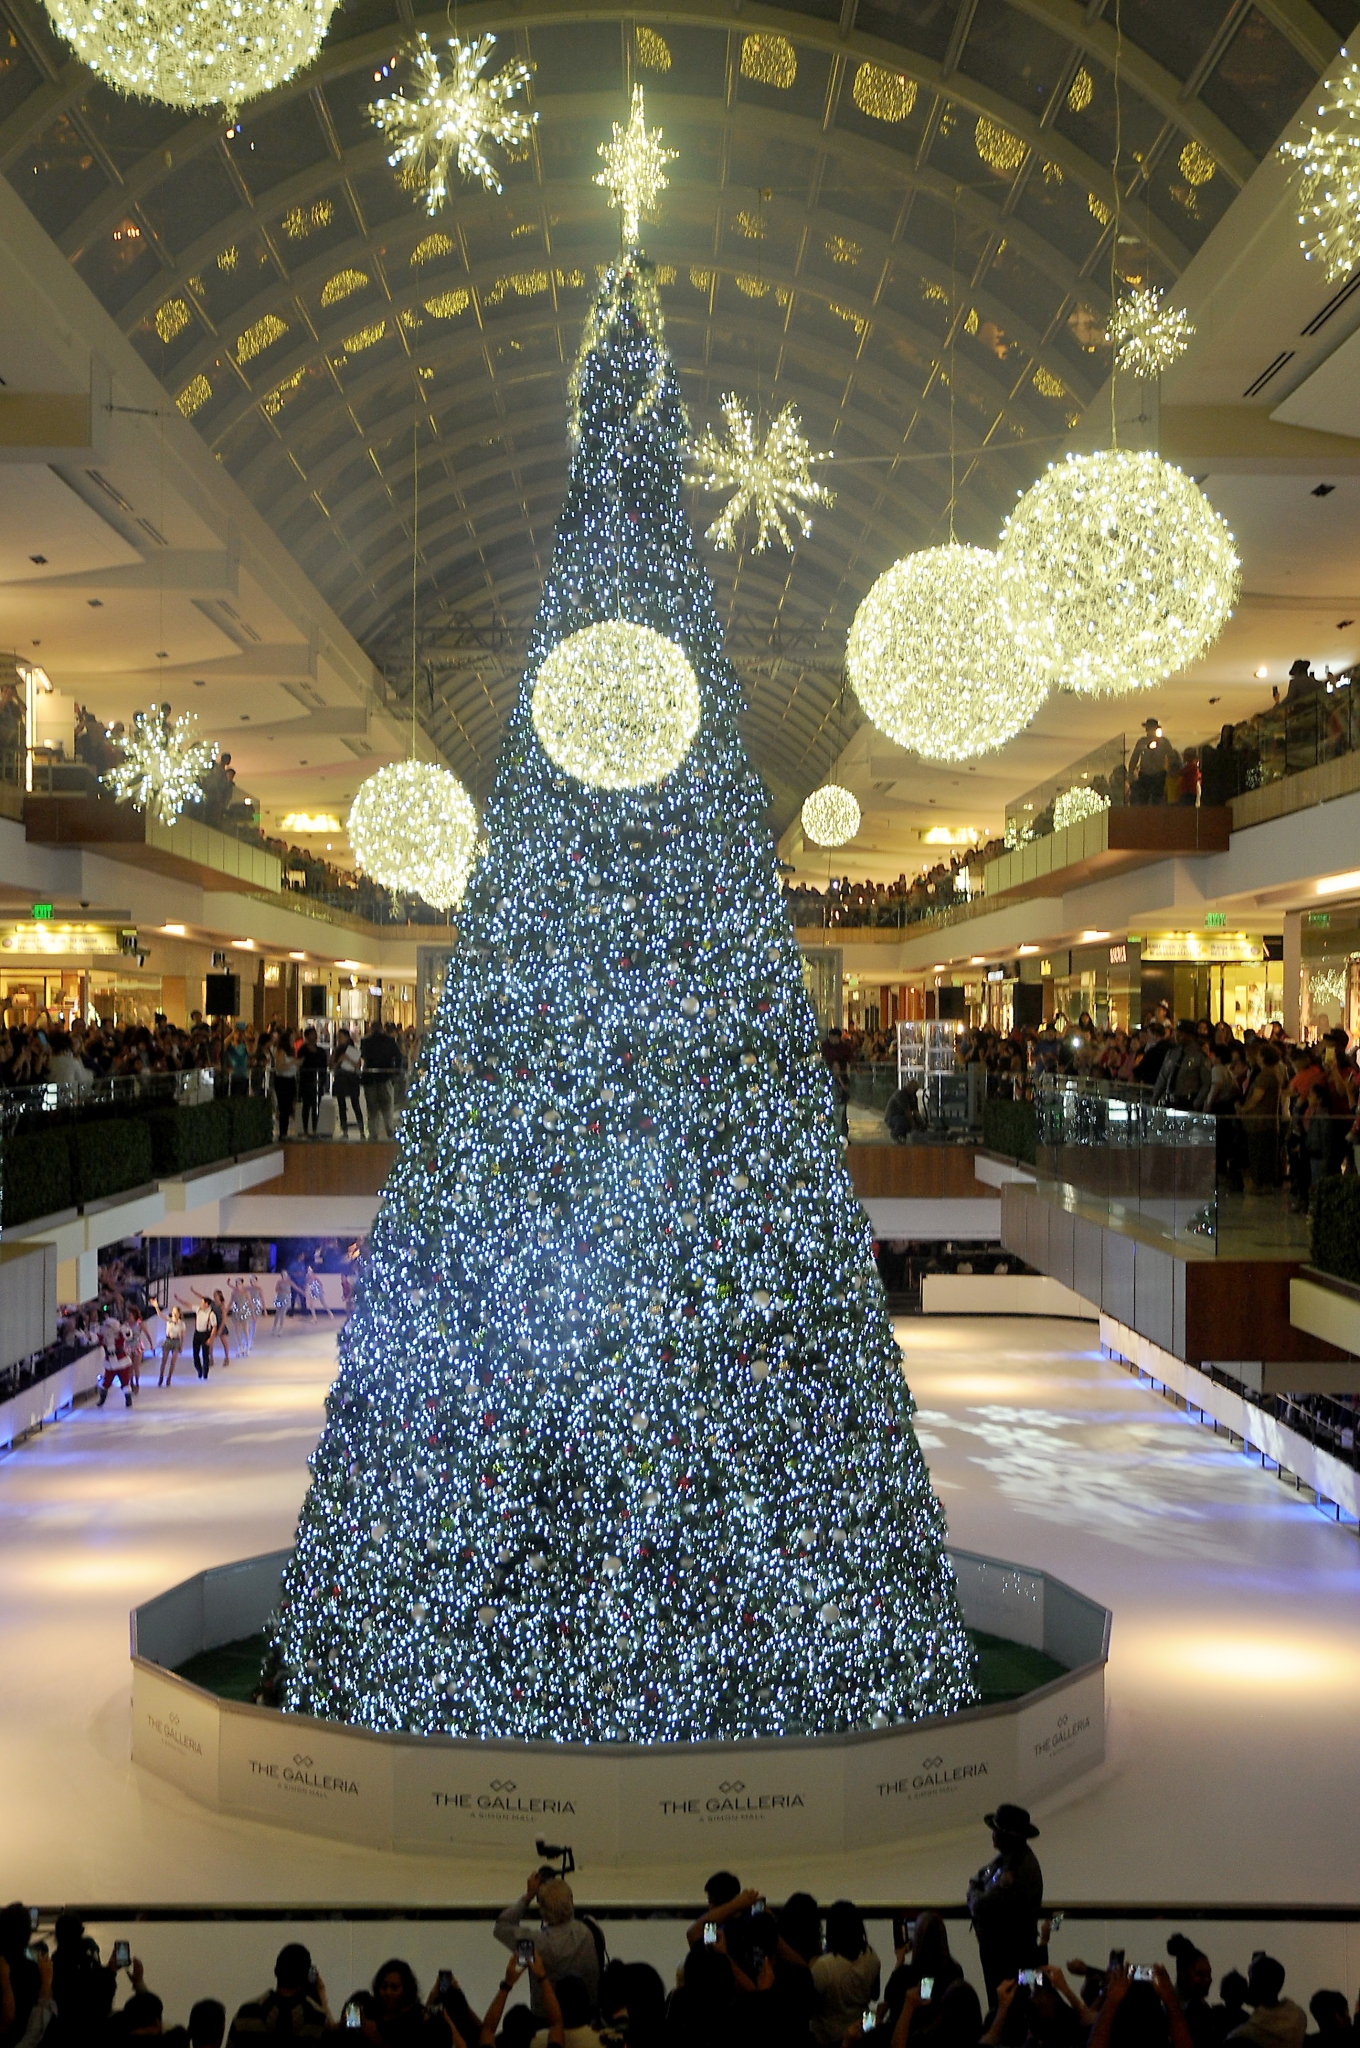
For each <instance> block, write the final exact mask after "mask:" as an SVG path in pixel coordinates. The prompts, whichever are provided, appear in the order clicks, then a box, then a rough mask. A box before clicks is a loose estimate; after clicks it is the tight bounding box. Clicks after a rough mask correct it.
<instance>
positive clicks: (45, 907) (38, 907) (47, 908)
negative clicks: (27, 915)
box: [33, 903, 52, 922]
mask: <svg viewBox="0 0 1360 2048" xmlns="http://www.w3.org/2000/svg"><path fill="white" fill-rule="evenodd" d="M33 915H34V917H35V918H37V919H38V920H39V921H40V922H41V921H42V920H43V919H46V918H49V917H51V915H52V906H51V904H50V903H35V904H34V906H33Z"/></svg>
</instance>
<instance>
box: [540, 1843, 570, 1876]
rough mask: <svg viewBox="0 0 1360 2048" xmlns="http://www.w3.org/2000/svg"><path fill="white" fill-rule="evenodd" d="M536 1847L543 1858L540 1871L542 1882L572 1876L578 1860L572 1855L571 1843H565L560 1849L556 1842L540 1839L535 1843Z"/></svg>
mask: <svg viewBox="0 0 1360 2048" xmlns="http://www.w3.org/2000/svg"><path fill="white" fill-rule="evenodd" d="M534 1847H535V1849H537V1851H538V1853H539V1855H540V1856H541V1857H542V1858H543V1861H542V1863H541V1864H540V1865H539V1869H538V1875H539V1878H540V1880H546V1879H548V1878H550V1877H570V1876H571V1873H572V1871H573V1870H575V1868H576V1858H575V1857H574V1856H573V1855H572V1853H571V1844H570V1843H569V1842H564V1843H563V1844H562V1846H561V1848H558V1846H557V1844H556V1843H555V1842H545V1841H543V1840H542V1838H541V1837H540V1839H539V1840H538V1841H536V1842H535V1843H534Z"/></svg>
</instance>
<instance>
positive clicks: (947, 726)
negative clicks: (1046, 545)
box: [845, 541, 1048, 761]
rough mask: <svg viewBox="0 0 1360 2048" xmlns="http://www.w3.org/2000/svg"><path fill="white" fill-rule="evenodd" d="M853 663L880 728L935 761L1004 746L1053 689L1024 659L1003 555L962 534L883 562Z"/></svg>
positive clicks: (854, 634) (849, 661)
mask: <svg viewBox="0 0 1360 2048" xmlns="http://www.w3.org/2000/svg"><path fill="white" fill-rule="evenodd" d="M845 664H846V672H847V674H848V675H849V678H850V686H851V688H852V689H853V690H854V693H855V695H856V696H857V697H858V698H859V701H860V703H861V704H862V705H863V706H864V709H865V711H866V712H867V713H868V715H869V717H870V718H871V719H872V721H873V723H874V724H875V725H876V726H877V727H878V729H879V731H880V732H882V733H886V734H887V736H888V738H889V739H892V740H896V742H897V744H898V745H899V746H901V747H910V748H911V749H912V751H913V752H915V753H917V754H921V755H923V756H924V757H925V758H926V759H927V760H928V761H967V760H971V759H972V757H973V756H974V755H975V754H985V753H987V752H988V751H989V750H990V749H991V748H993V747H1000V746H1004V745H1005V743H1006V741H1007V740H1009V739H1013V738H1014V737H1015V735H1016V733H1018V732H1019V731H1020V729H1021V727H1022V726H1025V725H1028V723H1029V721H1030V719H1031V718H1033V716H1034V714H1035V712H1036V711H1037V710H1038V708H1039V706H1040V704H1041V703H1042V702H1043V700H1044V697H1045V696H1046V694H1047V691H1048V683H1047V680H1046V679H1045V677H1044V676H1043V675H1042V674H1041V673H1040V672H1039V671H1038V670H1037V669H1034V668H1029V667H1026V666H1025V665H1024V664H1023V663H1022V662H1020V661H1019V660H1018V659H1017V656H1016V649H1015V642H1014V640H1013V639H1012V637H1011V634H1010V631H1009V629H1008V627H1007V625H1006V622H1005V620H1004V618H1003V617H1002V615H1001V605H1000V596H999V592H998V589H997V567H996V556H995V555H994V554H992V553H991V552H990V551H989V550H988V549H986V548H973V547H964V546H963V545H962V544H961V543H960V542H958V541H950V542H949V543H948V544H947V546H945V547H939V548H923V549H922V550H921V551H920V552H919V553H918V554H914V555H906V556H904V557H903V559H902V560H901V561H900V562H894V564H893V566H892V568H891V569H887V570H885V571H884V573H883V575H881V576H880V577H879V579H878V581H877V583H875V584H874V586H873V588H872V590H871V591H870V592H869V594H868V596H867V597H866V598H865V600H864V602H863V603H862V604H861V606H860V608H859V610H858V611H857V612H856V613H855V617H854V620H853V622H852V624H851V627H850V637H849V639H848V641H847V643H846V650H845Z"/></svg>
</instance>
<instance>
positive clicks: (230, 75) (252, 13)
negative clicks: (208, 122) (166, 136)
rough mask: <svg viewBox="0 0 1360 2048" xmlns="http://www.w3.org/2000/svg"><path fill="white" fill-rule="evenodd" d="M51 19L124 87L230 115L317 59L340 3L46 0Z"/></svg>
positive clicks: (83, 56) (109, 80)
mask: <svg viewBox="0 0 1360 2048" xmlns="http://www.w3.org/2000/svg"><path fill="white" fill-rule="evenodd" d="M44 5H45V6H46V8H47V12H48V14H49V16H50V17H51V21H52V26H53V27H54V28H55V29H56V31H57V34H58V35H59V36H64V37H65V39H66V41H67V42H68V43H69V44H70V45H71V47H72V49H73V50H74V51H75V53H76V55H77V56H78V57H79V58H80V61H81V63H82V64H88V65H89V67H90V69H91V71H94V72H97V73H98V75H99V77H100V78H102V79H103V80H104V81H105V82H106V84H108V85H111V86H112V87H113V88H114V90H115V91H116V92H123V93H134V94H136V95H138V96H139V97H140V98H143V99H152V100H160V101H162V102H163V104H164V105H166V106H169V107H190V108H196V107H214V106H221V107H225V108H226V109H227V111H228V113H234V112H235V110H236V109H237V108H238V107H239V106H241V105H243V104H244V102H245V101H247V100H253V99H258V98H259V96H260V94H261V93H266V92H272V91H273V90H274V88H275V86H278V85H282V84H283V83H284V81H285V80H286V79H289V78H291V77H292V76H293V74H294V72H297V71H300V70H301V69H302V68H303V66H304V65H306V64H310V63H311V61H312V59H313V57H315V55H316V53H317V51H318V50H319V49H320V48H321V44H322V41H323V39H324V37H325V34H326V31H327V29H328V28H329V27H330V24H331V16H332V15H333V14H334V12H335V9H336V6H337V0H231V4H230V5H226V4H223V0H44Z"/></svg>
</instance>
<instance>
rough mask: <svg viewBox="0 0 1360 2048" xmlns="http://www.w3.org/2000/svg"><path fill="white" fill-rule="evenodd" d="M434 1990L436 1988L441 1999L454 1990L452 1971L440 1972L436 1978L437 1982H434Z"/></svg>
mask: <svg viewBox="0 0 1360 2048" xmlns="http://www.w3.org/2000/svg"><path fill="white" fill-rule="evenodd" d="M434 1988H435V1990H436V1991H437V1992H438V1993H439V1996H440V1997H441V1998H443V1997H444V1995H445V1993H446V1992H449V1991H452V1989H453V1971H452V1970H441V1971H440V1972H439V1975H438V1976H437V1977H436V1978H435V1980H434Z"/></svg>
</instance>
